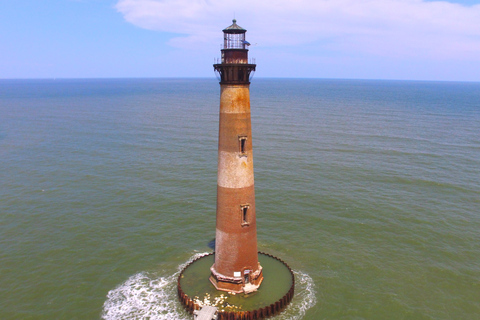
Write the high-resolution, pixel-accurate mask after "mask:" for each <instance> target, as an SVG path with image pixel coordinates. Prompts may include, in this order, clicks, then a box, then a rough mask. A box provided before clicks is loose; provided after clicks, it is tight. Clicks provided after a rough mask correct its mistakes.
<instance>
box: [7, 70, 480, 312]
mask: <svg viewBox="0 0 480 320" xmlns="http://www.w3.org/2000/svg"><path fill="white" fill-rule="evenodd" d="M219 91H220V90H219V85H218V82H217V81H216V80H215V79H211V80H210V79H124V80H122V79H117V80H115V79H111V80H101V79H98V80H88V79H87V80H57V81H50V80H12V81H9V80H0V319H2V320H3V319H7V320H9V319H15V320H16V319H35V320H42V319H45V320H50V319H100V318H104V319H108V320H111V319H150V320H153V319H162V320H163V319H168V320H171V319H189V318H188V315H187V314H185V313H184V311H183V309H182V308H181V306H180V304H179V302H178V301H177V296H176V277H177V276H178V272H179V269H180V268H182V267H183V266H184V265H185V263H186V262H187V261H189V260H190V259H194V258H195V257H197V256H198V254H202V253H205V252H208V251H210V248H209V247H208V242H209V241H211V239H213V238H214V236H215V203H216V185H217V181H216V168H217V134H218V106H219ZM251 105H252V130H253V147H254V159H255V188H256V190H255V191H256V213H257V228H258V248H259V250H260V251H263V252H268V253H270V254H273V255H275V256H277V257H279V258H281V259H282V260H284V261H286V262H287V263H288V265H289V266H290V267H291V268H292V269H293V270H294V273H295V277H296V288H295V298H294V300H293V301H292V303H291V305H290V306H289V307H288V308H287V310H286V311H285V313H284V314H282V315H280V316H279V317H278V318H277V319H307V320H317V319H414V320H415V319H440V320H451V319H459V320H464V319H479V318H480V303H479V301H480V232H479V230H480V214H479V212H480V170H479V167H480V135H479V132H480V84H478V83H445V82H408V81H361V80H315V79H310V80H307V79H298V80H294V79H254V80H253V82H252V84H251Z"/></svg>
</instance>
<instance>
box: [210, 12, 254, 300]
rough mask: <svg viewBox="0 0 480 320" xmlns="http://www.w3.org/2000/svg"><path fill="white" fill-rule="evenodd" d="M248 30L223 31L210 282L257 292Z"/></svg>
mask: <svg viewBox="0 0 480 320" xmlns="http://www.w3.org/2000/svg"><path fill="white" fill-rule="evenodd" d="M246 32H247V30H245V29H243V28H242V27H240V26H239V25H237V23H236V20H235V19H234V20H233V24H232V25H231V26H229V27H227V28H225V29H224V30H223V39H224V41H223V45H222V49H221V54H222V57H221V61H218V62H220V63H217V64H214V65H213V67H214V70H215V71H216V73H217V74H218V75H219V79H220V122H219V134H218V177H217V213H216V241H215V261H214V264H213V265H212V267H211V268H210V271H211V273H210V281H211V283H212V284H213V285H214V286H215V288H217V289H218V290H222V291H228V292H234V293H241V292H244V293H250V292H253V291H256V290H257V289H258V287H259V286H260V284H261V283H262V280H263V273H262V267H261V266H260V263H259V261H258V250H257V223H256V214H255V187H254V177H253V152H252V127H251V117H250V76H251V75H252V72H254V71H255V67H256V65H255V64H253V63H250V61H249V60H248V46H249V43H248V42H247V41H246V39H245V33H246Z"/></svg>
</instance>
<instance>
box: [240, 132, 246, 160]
mask: <svg viewBox="0 0 480 320" xmlns="http://www.w3.org/2000/svg"><path fill="white" fill-rule="evenodd" d="M238 144H239V148H240V150H239V151H240V156H241V157H242V156H244V157H246V156H247V151H246V148H247V137H246V136H239V137H238Z"/></svg>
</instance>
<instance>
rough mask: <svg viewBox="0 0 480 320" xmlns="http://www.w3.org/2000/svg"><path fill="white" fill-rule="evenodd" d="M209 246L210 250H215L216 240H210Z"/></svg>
mask: <svg viewBox="0 0 480 320" xmlns="http://www.w3.org/2000/svg"><path fill="white" fill-rule="evenodd" d="M207 246H208V247H209V248H210V249H213V250H215V238H213V239H212V240H210V241H209V242H208V244H207Z"/></svg>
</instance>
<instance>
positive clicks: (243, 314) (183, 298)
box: [177, 251, 295, 320]
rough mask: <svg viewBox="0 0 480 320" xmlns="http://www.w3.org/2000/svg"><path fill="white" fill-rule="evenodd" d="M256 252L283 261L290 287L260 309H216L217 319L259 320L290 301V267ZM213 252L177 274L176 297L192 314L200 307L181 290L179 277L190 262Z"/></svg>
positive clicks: (292, 291)
mask: <svg viewBox="0 0 480 320" xmlns="http://www.w3.org/2000/svg"><path fill="white" fill-rule="evenodd" d="M258 253H260V254H263V255H266V256H269V257H271V258H273V259H276V260H278V261H280V262H281V263H283V264H284V265H285V266H286V267H287V268H288V271H290V275H291V277H292V285H291V287H290V289H289V290H288V292H287V293H286V294H285V295H284V296H283V297H282V298H281V299H279V300H278V301H276V302H275V303H272V304H270V305H268V306H265V307H263V308H260V309H256V310H251V311H218V312H217V320H259V319H265V318H269V317H273V316H275V315H277V314H279V313H280V312H282V311H283V310H284V309H285V308H286V306H287V305H288V304H289V303H290V301H292V299H293V295H294V292H295V275H294V274H293V271H292V269H290V266H289V265H288V264H287V263H286V262H285V261H283V260H282V259H280V258H277V257H275V256H272V255H271V254H268V253H265V252H260V251H259V252H258ZM213 254H215V252H212V253H207V254H205V255H203V256H201V257H198V258H196V259H195V260H193V261H191V262H190V263H188V264H187V265H186V266H185V268H183V270H182V271H181V272H180V274H179V275H178V279H177V289H178V298H179V299H180V302H181V303H182V305H183V306H184V307H185V309H186V310H187V311H188V312H189V313H190V314H193V311H195V310H199V309H200V308H201V307H200V305H198V304H197V303H195V302H194V301H193V300H192V299H190V297H189V296H188V295H187V294H185V293H184V292H183V290H182V286H181V285H180V279H181V278H182V275H183V272H184V271H185V270H186V269H187V268H188V267H189V266H190V265H191V264H193V263H194V262H195V261H197V260H199V259H201V258H203V257H206V256H209V255H213Z"/></svg>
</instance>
